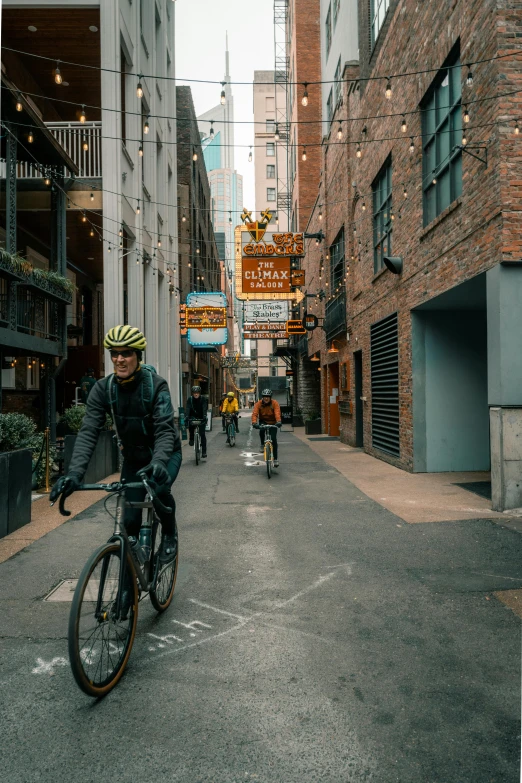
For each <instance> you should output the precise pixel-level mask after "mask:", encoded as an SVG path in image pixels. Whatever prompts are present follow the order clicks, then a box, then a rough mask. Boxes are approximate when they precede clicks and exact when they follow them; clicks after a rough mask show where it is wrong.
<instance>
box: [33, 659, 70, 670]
mask: <svg viewBox="0 0 522 783" xmlns="http://www.w3.org/2000/svg"><path fill="white" fill-rule="evenodd" d="M36 664H37V665H36V666H35V668H34V669H33V674H54V669H55V667H56V666H67V660H66V659H65V658H53V659H52V661H44V659H43V658H37V659H36Z"/></svg>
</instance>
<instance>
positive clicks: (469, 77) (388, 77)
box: [2, 46, 513, 106]
mask: <svg viewBox="0 0 522 783" xmlns="http://www.w3.org/2000/svg"><path fill="white" fill-rule="evenodd" d="M2 48H3V49H5V50H6V51H9V52H15V53H16V54H21V55H25V56H27V57H34V58H36V59H39V60H46V61H48V62H56V69H55V71H54V80H55V82H56V84H61V83H62V78H61V76H62V75H61V73H60V69H59V64H60V63H61V64H62V65H67V66H73V67H74V68H84V69H86V70H91V71H99V72H103V73H117V74H121V70H120V69H118V68H106V67H102V66H98V65H87V64H85V63H76V62H73V61H71V60H56V59H55V58H53V57H46V56H45V55H42V54H36V53H35V52H27V51H23V50H21V49H14V48H13V47H9V46H3V47H2ZM508 57H513V52H512V51H509V52H505V53H504V54H496V55H493V56H492V57H483V58H479V59H476V60H468V61H467V62H466V63H462V64H461V63H459V64H455V65H448V66H445V69H446V70H447V71H450V70H453V69H454V68H461V67H463V68H466V69H467V73H466V84H467V85H468V87H471V86H472V85H473V72H472V66H475V65H481V64H483V63H491V62H495V61H498V60H503V59H506V58H508ZM439 71H440V66H434V67H433V68H422V69H420V70H416V71H401V72H399V73H395V74H374V75H372V76H358V77H356V78H354V79H347V80H346V82H347V83H348V84H357V83H360V82H381V81H385V82H386V89H385V94H386V97H387V98H388V99H390V98H391V97H392V87H391V82H392V80H393V81H396V80H397V79H403V78H407V77H411V76H423V75H425V74H430V73H435V74H436V73H438V72H439ZM127 75H128V76H129V77H133V78H136V76H138V79H139V80H140V81H141V79H158V80H159V81H166V82H169V81H172V82H176V83H179V82H189V83H191V84H216V85H221V87H222V91H221V95H220V103H222V99H223V98H224V97H225V96H224V95H223V93H224V92H225V85H226V84H229V85H230V86H243V87H244V86H247V87H248V86H253V84H254V82H253V81H232V80H231V81H229V82H222V81H220V80H216V79H189V78H185V77H179V76H166V75H165V76H164V75H158V74H154V73H149V74H133V73H128V74H127ZM57 76H58V78H57ZM338 81H339V80H338V79H335V78H334V79H316V80H314V81H308V82H304V81H288V82H286V83H287V84H289V85H290V84H291V85H292V86H295V87H297V86H302V87H303V88H304V90H305V93H306V92H307V88H308V87H310V86H311V85H322V84H338ZM138 97H140V96H138ZM304 98H305V94H303V98H302V101H301V102H303V101H304ZM306 98H307V99H308V95H306ZM225 101H226V97H225ZM303 105H304V106H306V105H307V103H303Z"/></svg>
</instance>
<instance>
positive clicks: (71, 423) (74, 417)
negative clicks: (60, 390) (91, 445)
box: [60, 405, 112, 432]
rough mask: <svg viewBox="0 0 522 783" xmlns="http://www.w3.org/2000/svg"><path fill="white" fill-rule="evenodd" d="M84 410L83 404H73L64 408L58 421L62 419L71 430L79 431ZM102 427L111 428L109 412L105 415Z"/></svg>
mask: <svg viewBox="0 0 522 783" xmlns="http://www.w3.org/2000/svg"><path fill="white" fill-rule="evenodd" d="M86 410H87V409H86V407H85V405H73V406H72V407H71V408H67V409H66V410H64V412H63V415H62V418H61V419H60V421H63V422H64V423H65V424H66V425H67V426H68V427H69V429H70V430H71V432H79V431H80V427H81V426H82V422H83V417H84V416H85V411H86ZM104 429H105V430H112V419H111V417H110V416H109V414H107V416H106V417H105V425H104Z"/></svg>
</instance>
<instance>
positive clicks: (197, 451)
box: [194, 432, 201, 465]
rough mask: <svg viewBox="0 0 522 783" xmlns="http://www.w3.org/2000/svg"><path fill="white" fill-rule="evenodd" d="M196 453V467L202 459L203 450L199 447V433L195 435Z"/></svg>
mask: <svg viewBox="0 0 522 783" xmlns="http://www.w3.org/2000/svg"><path fill="white" fill-rule="evenodd" d="M194 452H195V454H196V465H199V460H200V457H201V450H200V446H199V432H195V433H194Z"/></svg>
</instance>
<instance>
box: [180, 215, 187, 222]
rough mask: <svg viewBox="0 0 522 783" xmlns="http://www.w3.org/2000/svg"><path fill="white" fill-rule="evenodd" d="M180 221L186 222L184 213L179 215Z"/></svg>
mask: <svg viewBox="0 0 522 783" xmlns="http://www.w3.org/2000/svg"><path fill="white" fill-rule="evenodd" d="M181 222H182V223H186V222H187V218H186V217H185V214H184V213H183V215H182V216H181Z"/></svg>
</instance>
